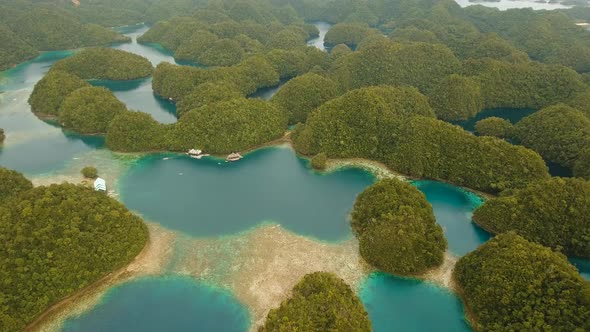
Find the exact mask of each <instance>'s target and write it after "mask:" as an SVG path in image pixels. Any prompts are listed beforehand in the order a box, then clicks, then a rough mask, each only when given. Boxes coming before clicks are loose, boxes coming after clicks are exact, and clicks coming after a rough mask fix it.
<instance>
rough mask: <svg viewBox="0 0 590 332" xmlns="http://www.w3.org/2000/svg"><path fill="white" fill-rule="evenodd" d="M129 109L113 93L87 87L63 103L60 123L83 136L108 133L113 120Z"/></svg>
mask: <svg viewBox="0 0 590 332" xmlns="http://www.w3.org/2000/svg"><path fill="white" fill-rule="evenodd" d="M126 109H127V107H126V106H125V104H123V103H122V102H120V101H119V100H118V99H117V98H116V97H115V96H114V95H113V93H112V92H111V91H109V90H108V89H106V88H102V87H86V88H81V89H78V90H75V91H74V92H72V93H71V94H70V95H69V96H68V97H67V98H66V99H65V100H64V102H63V103H62V105H61V109H60V112H59V121H60V122H61V124H62V125H63V126H64V128H67V129H71V130H73V131H75V132H78V133H82V134H99V133H106V131H107V128H108V127H109V124H110V123H111V121H112V120H113V118H114V117H115V116H116V115H117V114H119V113H120V112H123V111H125V110H126Z"/></svg>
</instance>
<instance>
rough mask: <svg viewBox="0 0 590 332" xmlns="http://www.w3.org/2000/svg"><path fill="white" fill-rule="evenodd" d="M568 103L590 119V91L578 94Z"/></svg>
mask: <svg viewBox="0 0 590 332" xmlns="http://www.w3.org/2000/svg"><path fill="white" fill-rule="evenodd" d="M566 103H567V104H568V105H569V106H571V107H573V108H575V109H577V110H579V111H581V112H583V113H584V114H586V116H587V117H589V118H590V89H589V90H585V91H583V92H580V93H578V94H577V95H575V96H574V97H573V98H572V99H570V100H568V101H566Z"/></svg>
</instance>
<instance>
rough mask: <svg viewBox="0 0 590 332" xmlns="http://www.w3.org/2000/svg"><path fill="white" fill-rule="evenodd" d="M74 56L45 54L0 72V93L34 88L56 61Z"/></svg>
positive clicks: (68, 52)
mask: <svg viewBox="0 0 590 332" xmlns="http://www.w3.org/2000/svg"><path fill="white" fill-rule="evenodd" d="M72 54H74V52H73V51H54V52H45V53H43V54H41V55H39V56H38V57H36V58H35V59H33V60H31V61H27V62H23V63H21V64H19V65H18V66H16V67H14V68H11V69H8V70H5V71H3V72H0V91H10V90H19V89H25V88H32V87H33V86H34V85H35V83H37V82H38V81H39V80H40V79H42V78H43V76H45V74H46V73H47V72H48V71H49V68H51V65H53V64H54V63H55V62H56V61H58V60H61V59H64V58H67V57H69V56H71V55H72Z"/></svg>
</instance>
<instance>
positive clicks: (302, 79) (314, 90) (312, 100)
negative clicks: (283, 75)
mask: <svg viewBox="0 0 590 332" xmlns="http://www.w3.org/2000/svg"><path fill="white" fill-rule="evenodd" d="M337 94H338V90H337V86H336V83H334V82H333V81H332V80H330V79H329V78H324V77H322V76H320V75H317V74H313V73H308V74H305V75H301V76H298V77H296V78H294V79H292V80H290V81H289V82H287V84H285V85H284V86H283V87H281V89H280V90H279V91H278V92H277V93H276V94H275V95H274V96H273V97H272V99H271V102H273V103H274V104H276V105H277V107H278V108H279V109H281V110H282V111H283V112H285V114H287V115H288V117H289V123H291V124H294V123H297V122H305V121H306V120H307V114H309V112H311V111H312V110H313V109H315V108H316V107H318V106H320V105H321V104H323V103H325V102H326V101H328V100H330V99H332V98H335V97H336V96H337Z"/></svg>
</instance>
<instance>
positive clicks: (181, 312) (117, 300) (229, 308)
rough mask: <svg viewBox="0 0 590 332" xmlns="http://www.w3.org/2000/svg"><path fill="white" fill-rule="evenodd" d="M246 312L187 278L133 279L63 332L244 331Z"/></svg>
mask: <svg viewBox="0 0 590 332" xmlns="http://www.w3.org/2000/svg"><path fill="white" fill-rule="evenodd" d="M249 326H250V317H249V313H248V311H247V309H246V308H245V307H244V306H243V305H242V304H241V303H240V302H238V301H237V299H236V298H235V297H234V296H233V295H232V294H231V293H229V292H227V291H224V290H221V289H218V288H215V287H211V286H208V285H205V284H203V283H200V282H196V281H194V280H193V279H191V278H188V277H159V278H145V279H139V280H135V281H131V282H128V283H125V284H122V285H120V286H117V287H115V288H112V289H110V290H109V291H108V293H107V294H106V295H105V297H104V298H103V299H102V300H101V303H100V304H99V305H97V306H96V307H95V308H93V309H92V310H91V311H89V312H88V313H86V314H83V315H82V316H80V317H76V318H73V319H70V320H68V321H66V323H65V324H64V327H63V330H62V331H64V332H105V331H108V332H134V331H136V332H140V331H141V332H162V331H175V332H194V331H224V332H226V331H227V332H245V331H247V330H248V327H249Z"/></svg>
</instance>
